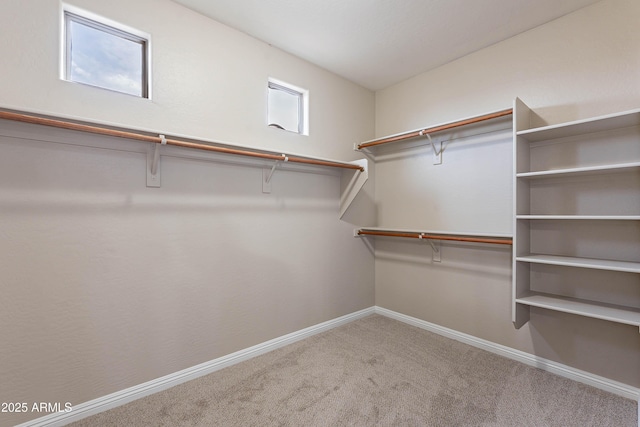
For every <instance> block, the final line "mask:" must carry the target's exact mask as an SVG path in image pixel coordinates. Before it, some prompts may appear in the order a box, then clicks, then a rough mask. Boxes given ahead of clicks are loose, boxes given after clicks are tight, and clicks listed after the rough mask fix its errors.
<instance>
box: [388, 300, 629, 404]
mask: <svg viewBox="0 0 640 427" xmlns="http://www.w3.org/2000/svg"><path fill="white" fill-rule="evenodd" d="M375 312H376V313H377V314H380V315H382V316H386V317H389V318H391V319H395V320H399V321H401V322H403V323H407V324H409V325H412V326H416V327H418V328H421V329H425V330H427V331H430V332H433V333H436V334H438V335H442V336H445V337H447V338H451V339H454V340H456V341H460V342H463V343H465V344H468V345H471V346H473V347H477V348H481V349H483V350H486V351H489V352H491V353H495V354H498V355H500V356H504V357H507V358H509V359H513V360H516V361H518V362H522V363H524V364H526V365H529V366H533V367H536V368H540V369H542V370H545V371H548V372H551V373H553V374H556V375H559V376H561V377H564V378H568V379H570V380H574V381H578V382H581V383H583V384H587V385H590V386H592V387H596V388H598V389H600V390H604V391H606V392H609V393H613V394H616V395H618V396H622V397H625V398H627V399H632V400H635V401H638V400H640V389H638V388H635V387H632V386H630V385H627V384H623V383H621V382H618V381H614V380H610V379H608V378H604V377H601V376H598V375H594V374H591V373H589V372H585V371H581V370H579V369H575V368H572V367H570V366H567V365H563V364H561V363H558V362H554V361H552V360H548V359H544V358H542V357H539V356H535V355H533V354H530V353H525V352H524V351H520V350H516V349H513V348H510V347H506V346H503V345H500V344H496V343H493V342H491V341H487V340H483V339H481V338H477V337H474V336H472V335H467V334H464V333H462V332H458V331H454V330H453V329H449V328H445V327H442V326H438V325H436V324H433V323H429V322H426V321H424V320H420V319H417V318H415V317H411V316H407V315H405V314H401V313H397V312H395V311H392V310H388V309H386V308H382V307H377V306H376V307H375ZM638 411H639V412H640V405H639V409H638Z"/></svg>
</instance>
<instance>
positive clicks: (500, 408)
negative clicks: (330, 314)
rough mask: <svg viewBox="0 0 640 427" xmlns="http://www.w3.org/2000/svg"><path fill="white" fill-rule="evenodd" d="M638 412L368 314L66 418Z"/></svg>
mask: <svg viewBox="0 0 640 427" xmlns="http://www.w3.org/2000/svg"><path fill="white" fill-rule="evenodd" d="M637 411H638V410H637V403H636V402H635V401H632V400H628V399H624V398H621V397H618V396H615V395H612V394H609V393H606V392H603V391H600V390H598V389H595V388H592V387H589V386H586V385H583V384H580V383H577V382H573V381H570V380H567V379H564V378H561V377H558V376H555V375H553V374H550V373H547V372H545V371H542V370H539V369H535V368H531V367H529V366H526V365H523V364H521V363H518V362H515V361H512V360H509V359H506V358H503V357H500V356H497V355H494V354H492V353H488V352H486V351H483V350H479V349H476V348H474V347H470V346H468V345H465V344H462V343H459V342H457V341H453V340H450V339H448V338H444V337H441V336H439V335H435V334H433V333H430V332H427V331H424V330H422V329H419V328H416V327H413V326H409V325H406V324H404V323H401V322H398V321H395V320H392V319H389V318H386V317H383V316H379V315H372V316H369V317H366V318H364V319H360V320H357V321H355V322H351V323H349V324H347V325H344V326H341V327H338V328H335V329H332V330H330V331H328V332H324V333H322V334H318V335H315V336H313V337H311V338H307V339H305V340H303V341H299V342H297V343H294V344H292V345H289V346H287V347H283V348H281V349H278V350H275V351H273V352H271V353H268V354H264V355H262V356H258V357H256V358H254V359H251V360H248V361H246V362H242V363H240V364H237V365H234V366H232V367H229V368H226V369H223V370H221V371H218V372H215V373H212V374H210V375H207V376H204V377H201V378H199V379H196V380H193V381H190V382H188V383H184V384H182V385H179V386H176V387H174V388H171V389H169V390H165V391H163V392H160V393H157V394H154V395H152V396H149V397H146V398H143V399H140V400H137V401H135V402H132V403H129V404H127V405H124V406H121V407H118V408H115V409H112V410H110V411H107V412H103V413H101V414H98V415H95V416H93V417H89V418H86V419H84V420H81V421H79V422H76V423H74V424H71V425H72V426H74V427H82V426H118V427H120V426H443V427H453V426H562V427H569V426H579V427H586V426H598V427H603V426H612V427H613V426H615V427H626V426H629V427H638V416H637V413H638V412H637Z"/></svg>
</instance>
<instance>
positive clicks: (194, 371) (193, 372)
mask: <svg viewBox="0 0 640 427" xmlns="http://www.w3.org/2000/svg"><path fill="white" fill-rule="evenodd" d="M374 313H376V314H380V315H382V316H386V317H389V318H392V319H395V320H399V321H400V322H403V323H407V324H409V325H412V326H416V327H418V328H421V329H425V330H427V331H430V332H433V333H436V334H438V335H442V336H445V337H447V338H451V339H454V340H456V341H460V342H463V343H465V344H468V345H471V346H473V347H477V348H481V349H483V350H486V351H489V352H491V353H495V354H498V355H500V356H504V357H507V358H509V359H513V360H516V361H518V362H522V363H524V364H526V365H529V366H533V367H536V368H540V369H543V370H545V371H548V372H551V373H554V374H556V375H559V376H561V377H564V378H568V379H571V380H574V381H578V382H581V383H583V384H587V385H590V386H593V387H596V388H598V389H600V390H604V391H606V392H609V393H613V394H616V395H618V396H622V397H625V398H627V399H632V400H636V401H638V400H640V389H638V388H635V387H632V386H629V385H627V384H623V383H620V382H617V381H613V380H610V379H608V378H604V377H600V376H598V375H594V374H591V373H589V372H585V371H581V370H579V369H575V368H572V367H570V366H566V365H563V364H561V363H557V362H554V361H552V360H548V359H544V358H542V357H538V356H535V355H533V354H529V353H525V352H523V351H520V350H516V349H513V348H510V347H506V346H503V345H500V344H496V343H493V342H491V341H487V340H483V339H481V338H477V337H474V336H472V335H467V334H464V333H462V332H458V331H455V330H453V329H449V328H445V327H442V326H438V325H436V324H433V323H429V322H426V321H424V320H421V319H417V318H415V317H411V316H407V315H405V314H401V313H397V312H395V311H392V310H388V309H386V308H382V307H377V306H375V307H370V308H366V309H364V310H360V311H357V312H355V313H351V314H347V315H345V316H342V317H338V318H337V319H333V320H329V321H327V322H323V323H320V324H318V325H314V326H310V327H308V328H305V329H302V330H300V331H297V332H292V333H290V334H287V335H284V336H282V337H279V338H275V339H273V340H270V341H267V342H264V343H262V344H258V345H255V346H253V347H249V348H247V349H244V350H240V351H237V352H235V353H232V354H229V355H227V356H223V357H220V358H218V359H214V360H211V361H209V362H205V363H202V364H200V365H196V366H193V367H191V368H187V369H184V370H182V371H179V372H175V373H173V374H169V375H166V376H164V377H161V378H158V379H155V380H152V381H148V382H146V383H143V384H140V385H137V386H134V387H131V388H128V389H125V390H121V391H118V392H115V393H112V394H109V395H107V396H103V397H100V398H98V399H94V400H91V401H89V402H85V403H81V404H79V405H76V406H74V407H73V410H72V411H71V412H66V413H64V412H60V413H55V414H50V415H47V416H44V417H41V418H37V419H35V420H32V421H28V422H26V423H24V424H20V425H18V426H16V427H45V426H46V427H59V426H64V425H66V424H69V423H72V422H75V421H78V420H81V419H83V418H86V417H89V416H91V415H95V414H98V413H100V412H104V411H107V410H109V409H112V408H115V407H118V406H121V405H124V404H126V403H129V402H132V401H134V400H137V399H140V398H143V397H146V396H149V395H151V394H154V393H158V392H160V391H162V390H166V389H168V388H171V387H174V386H176V385H179V384H182V383H184V382H187V381H190V380H193V379H196V378H198V377H201V376H204V375H207V374H210V373H212V372H215V371H218V370H220V369H223V368H226V367H228V366H231V365H235V364H236V363H240V362H243V361H245V360H248V359H251V358H252V357H256V356H259V355H261V354H264V353H267V352H269V351H272V350H275V349H277V348H280V347H284V346H286V345H288V344H293V343H294V342H296V341H300V340H302V339H304V338H307V337H310V336H312V335H315V334H318V333H320V332H324V331H327V330H329V329H332V328H335V327H337V326H341V325H344V324H346V323H349V322H352V321H354V320H357V319H360V318H362V317H365V316H368V315H370V314H374ZM638 412H639V419H640V405H638ZM639 427H640V424H639Z"/></svg>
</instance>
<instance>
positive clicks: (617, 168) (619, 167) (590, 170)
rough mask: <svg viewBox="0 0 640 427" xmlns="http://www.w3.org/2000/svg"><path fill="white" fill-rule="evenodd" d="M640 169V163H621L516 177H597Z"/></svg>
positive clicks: (528, 173)
mask: <svg viewBox="0 0 640 427" xmlns="http://www.w3.org/2000/svg"><path fill="white" fill-rule="evenodd" d="M638 169H640V162H633V163H620V164H612V165H601V166H585V167H580V168H567V169H551V170H542V171H535V172H521V173H517V174H516V177H518V178H525V179H542V178H557V177H561V176H580V175H597V174H607V173H621V172H632V171H634V170H638Z"/></svg>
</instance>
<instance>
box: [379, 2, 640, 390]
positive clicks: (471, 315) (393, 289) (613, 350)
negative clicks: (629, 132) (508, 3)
mask: <svg viewBox="0 0 640 427" xmlns="http://www.w3.org/2000/svg"><path fill="white" fill-rule="evenodd" d="M638 22H640V2H638V1H636V0H604V1H601V2H599V3H596V4H595V5H593V6H590V7H587V8H585V9H582V10H580V11H577V12H575V13H572V14H570V15H567V16H565V17H563V18H560V19H558V20H556V21H553V22H550V23H548V24H546V25H543V26H541V27H538V28H536V29H533V30H531V31H528V32H525V33H522V34H520V35H518V36H516V37H513V38H511V39H509V40H506V41H504V42H502V43H498V44H496V45H493V46H491V47H489V48H486V49H483V50H481V51H479V52H476V53H474V54H471V55H469V56H466V57H464V58H461V59H459V60H457V61H454V62H451V63H449V64H446V65H444V66H442V67H440V68H437V69H435V70H432V71H430V72H427V73H424V74H421V75H419V76H416V77H414V78H412V79H409V80H407V81H404V82H402V83H399V84H397V85H395V86H392V87H390V88H387V89H384V90H381V91H379V92H377V93H376V136H377V137H382V136H385V135H389V134H393V133H398V132H402V131H407V130H412V129H416V128H420V127H423V126H424V127H427V126H429V125H434V124H438V123H442V122H447V121H451V120H456V119H460V118H465V117H470V116H474V115H480V114H484V113H487V112H490V111H495V110H500V109H504V108H509V107H511V106H512V103H513V99H514V98H515V97H520V98H521V99H522V100H523V101H524V102H525V103H526V104H527V105H529V106H530V107H531V108H532V109H533V110H534V111H535V112H536V113H537V114H538V117H536V118H535V119H534V120H533V123H532V126H539V125H543V124H547V123H548V124H554V123H561V122H564V121H569V120H575V119H581V118H587V117H591V116H595V115H602V114H608V113H614V112H619V111H624V110H629V109H635V108H638V107H640V84H639V83H640V81H639V76H640V32H639V31H638ZM444 136H445V137H446V138H448V137H450V136H451V134H445V135H444ZM454 136H455V135H454ZM479 138H481V139H482V138H483V139H484V142H480V141H477V142H474V140H456V141H454V142H453V143H452V144H451V146H450V148H447V149H446V150H445V152H444V159H443V164H442V165H439V166H434V165H433V164H432V162H431V150H430V149H428V148H426V147H424V148H423V149H422V151H418V152H417V153H413V154H415V155H412V156H407V155H406V154H407V153H406V152H405V153H404V155H403V152H400V154H396V156H395V158H393V156H390V155H387V159H386V160H384V161H383V162H380V163H378V164H377V165H376V198H375V201H376V204H377V206H378V209H377V213H378V218H379V224H378V225H380V226H388V227H400V228H414V227H415V228H422V229H442V230H447V231H462V232H464V231H476V232H510V231H511V227H512V224H511V212H512V211H511V209H512V184H511V182H510V180H509V178H508V177H509V176H511V174H512V158H511V157H512V151H511V150H512V148H511V144H510V143H509V136H506V137H504V138H503V136H501V134H500V132H497V133H496V132H494V133H490V134H485V135H484V136H481V137H479ZM389 157H391V158H390V159H389ZM629 227H630V229H631V230H632V231H631V232H632V233H635V234H637V232H638V229H637V224H636V225H630V226H629ZM510 263H511V254H510V252H509V251H508V250H506V251H505V250H501V249H499V248H497V247H489V246H481V245H476V246H473V245H454V244H448V245H447V244H444V245H443V248H442V262H441V263H439V264H438V263H434V262H432V261H431V249H430V248H429V247H428V246H427V245H424V244H419V243H417V242H403V241H399V240H398V239H396V240H393V239H378V240H377V242H376V304H377V305H378V306H382V307H385V308H388V309H391V310H394V311H398V312H401V313H404V314H407V315H411V316H414V317H417V318H420V319H423V320H426V321H429V322H433V323H436V324H439V325H443V326H445V327H449V328H452V329H455V330H458V331H461V332H464V333H468V334H471V335H475V336H478V337H481V338H484V339H488V340H490V341H494V342H497V343H499V344H502V345H506V346H509V347H513V348H516V349H519V350H523V351H526V352H530V353H533V354H536V355H539V356H541V357H544V358H547V359H551V360H555V361H558V362H561V363H563V364H567V365H569V366H573V367H576V368H578V369H582V370H585V371H588V372H592V373H595V374H597V375H601V376H604V377H607V378H611V379H613V380H617V381H621V382H623V383H627V384H630V385H632V386H635V387H638V386H640V364H639V363H638V361H639V360H640V335H638V329H637V328H634V327H631V326H626V325H620V324H614V323H610V322H605V321H600V320H595V319H588V318H582V317H579V316H573V315H569V314H563V313H558V312H551V311H548V310H543V309H536V308H532V310H531V321H530V322H529V323H528V324H526V325H525V326H524V327H522V328H521V329H519V330H516V329H515V328H514V326H513V325H512V323H511V267H510ZM629 281H632V284H631V285H630V284H629ZM633 283H634V284H635V285H636V286H635V287H632V285H633ZM620 286H622V287H625V289H626V292H628V289H634V290H633V291H632V292H635V294H634V297H633V298H634V300H636V301H637V300H638V298H639V297H640V294H639V293H640V277H638V276H637V275H636V276H634V277H626V278H625V282H624V283H620ZM630 286H631V287H630Z"/></svg>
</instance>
